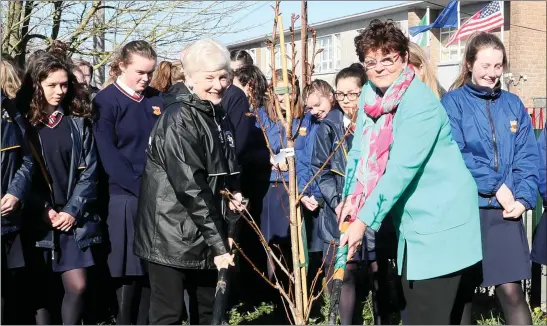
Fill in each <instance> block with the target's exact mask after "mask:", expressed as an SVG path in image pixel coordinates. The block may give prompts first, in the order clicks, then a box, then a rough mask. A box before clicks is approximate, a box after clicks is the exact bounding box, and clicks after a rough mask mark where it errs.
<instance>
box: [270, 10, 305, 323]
mask: <svg viewBox="0 0 547 326" xmlns="http://www.w3.org/2000/svg"><path fill="white" fill-rule="evenodd" d="M277 23H278V24H279V43H280V51H281V65H282V69H283V86H284V87H289V76H288V72H287V52H286V48H285V32H284V30H283V19H282V17H281V16H277ZM274 73H275V72H274ZM284 101H285V103H288V104H289V105H286V108H287V109H286V112H285V119H286V124H287V125H286V126H285V132H286V136H287V148H289V149H290V148H292V149H293V150H294V140H293V139H292V138H293V135H292V109H293V108H292V106H293V103H292V101H291V100H290V97H289V94H287V93H285V100H284ZM287 161H288V163H289V214H290V231H291V251H292V262H293V272H294V297H295V298H294V300H295V306H296V310H295V316H294V317H295V320H294V322H295V324H296V325H302V324H303V323H304V306H303V295H302V283H301V282H302V279H301V273H300V267H299V266H298V265H299V264H300V255H299V250H298V249H299V245H298V243H299V240H298V237H301V236H302V234H299V232H298V229H299V228H298V225H297V218H296V204H297V203H296V195H297V194H296V169H295V160H294V155H292V156H289V157H288V158H287Z"/></svg>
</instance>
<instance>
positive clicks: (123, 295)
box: [116, 276, 150, 325]
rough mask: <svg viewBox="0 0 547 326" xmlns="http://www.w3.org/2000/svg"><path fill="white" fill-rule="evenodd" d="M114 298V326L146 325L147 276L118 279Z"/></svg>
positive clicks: (147, 301) (148, 291)
mask: <svg viewBox="0 0 547 326" xmlns="http://www.w3.org/2000/svg"><path fill="white" fill-rule="evenodd" d="M116 297H117V299H118V314H117V316H116V325H148V323H149V321H148V311H149V310H150V285H149V282H148V277H147V276H146V277H145V276H140V277H124V278H121V279H118V280H117V289H116Z"/></svg>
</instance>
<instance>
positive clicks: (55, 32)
mask: <svg viewBox="0 0 547 326" xmlns="http://www.w3.org/2000/svg"><path fill="white" fill-rule="evenodd" d="M53 6H54V10H53V27H52V28H51V39H52V40H56V39H57V37H58V36H59V30H60V29H61V15H62V14H63V2H62V1H55V2H53Z"/></svg>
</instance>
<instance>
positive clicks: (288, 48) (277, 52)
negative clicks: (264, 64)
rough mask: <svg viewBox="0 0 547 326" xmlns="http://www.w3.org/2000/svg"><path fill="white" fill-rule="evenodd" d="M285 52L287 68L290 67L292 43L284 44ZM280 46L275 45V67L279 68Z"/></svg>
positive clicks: (280, 64) (280, 66)
mask: <svg viewBox="0 0 547 326" xmlns="http://www.w3.org/2000/svg"><path fill="white" fill-rule="evenodd" d="M285 53H286V54H287V69H289V70H291V69H292V45H291V43H287V44H285ZM281 68H282V63H281V46H280V45H279V44H278V45H276V46H275V69H281Z"/></svg>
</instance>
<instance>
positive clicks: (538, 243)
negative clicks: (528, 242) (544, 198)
mask: <svg viewBox="0 0 547 326" xmlns="http://www.w3.org/2000/svg"><path fill="white" fill-rule="evenodd" d="M531 258H532V261H533V262H534V263H537V264H541V265H547V208H546V209H545V210H544V212H543V215H542V216H541V220H540V221H539V225H538V226H537V229H536V235H535V238H534V244H533V245H532V255H531Z"/></svg>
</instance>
